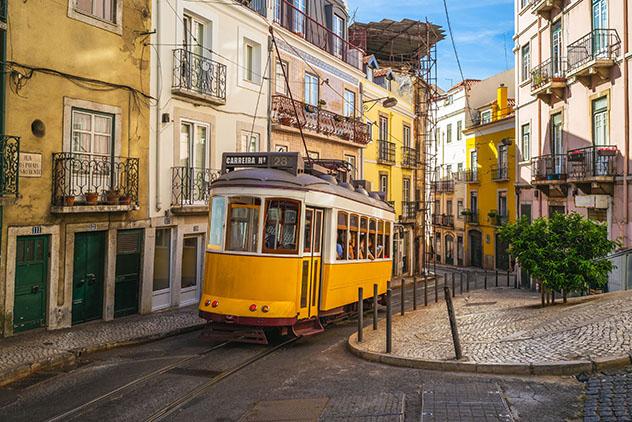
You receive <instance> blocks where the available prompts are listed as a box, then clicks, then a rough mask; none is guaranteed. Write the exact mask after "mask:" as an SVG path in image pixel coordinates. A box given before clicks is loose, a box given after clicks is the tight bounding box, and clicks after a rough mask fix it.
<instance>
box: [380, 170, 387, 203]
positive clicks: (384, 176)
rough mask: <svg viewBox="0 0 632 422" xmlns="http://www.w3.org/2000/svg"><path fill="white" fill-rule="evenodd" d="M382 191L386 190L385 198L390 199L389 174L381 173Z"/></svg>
mask: <svg viewBox="0 0 632 422" xmlns="http://www.w3.org/2000/svg"><path fill="white" fill-rule="evenodd" d="M380 192H384V199H388V175H387V174H380Z"/></svg>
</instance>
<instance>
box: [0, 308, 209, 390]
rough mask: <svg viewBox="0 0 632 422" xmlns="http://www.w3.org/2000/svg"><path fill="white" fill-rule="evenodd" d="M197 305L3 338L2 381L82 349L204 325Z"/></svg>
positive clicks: (105, 346)
mask: <svg viewBox="0 0 632 422" xmlns="http://www.w3.org/2000/svg"><path fill="white" fill-rule="evenodd" d="M204 323H205V321H204V320H202V319H200V318H199V317H198V315H197V310H196V307H195V306H189V307H185V308H181V309H177V310H169V311H164V312H156V313H153V314H150V315H134V316H130V317H125V318H121V319H116V320H114V321H110V322H105V321H98V322H91V323H87V324H84V325H80V326H75V327H72V328H69V329H63V330H55V331H43V330H42V331H36V332H28V333H24V334H19V335H16V336H13V337H10V338H6V339H0V349H1V350H2V352H1V353H0V385H2V384H3V383H5V382H6V381H7V380H8V379H10V378H14V377H15V373H16V371H21V372H22V374H23V375H28V372H29V368H36V367H37V366H40V365H42V364H45V363H47V362H48V363H51V362H55V361H59V362H62V361H64V360H66V361H67V360H68V359H71V358H73V357H74V356H75V355H77V354H78V353H79V352H82V351H95V350H100V349H107V348H110V347H113V346H116V345H121V344H126V343H128V342H134V341H141V340H149V339H152V338H159V337H162V336H165V335H168V334H171V333H177V332H180V331H182V330H185V329H188V328H193V327H196V326H201V325H203V324H204Z"/></svg>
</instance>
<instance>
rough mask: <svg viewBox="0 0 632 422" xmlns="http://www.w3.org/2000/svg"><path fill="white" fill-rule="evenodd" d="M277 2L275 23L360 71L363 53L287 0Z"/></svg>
mask: <svg viewBox="0 0 632 422" xmlns="http://www.w3.org/2000/svg"><path fill="white" fill-rule="evenodd" d="M279 2H280V7H278V6H277V7H276V10H275V16H274V22H275V23H277V24H279V25H281V26H282V27H283V28H285V29H287V30H288V31H290V32H292V33H293V34H295V35H296V36H298V37H301V38H303V39H304V40H306V41H307V42H309V43H311V44H313V45H315V46H316V47H318V48H320V49H321V50H324V51H326V52H328V53H329V54H331V55H332V56H335V57H337V58H339V59H340V60H342V61H344V62H345V63H347V64H349V65H351V66H353V67H355V68H356V69H359V70H362V64H363V63H362V60H363V58H364V51H362V50H361V49H359V48H358V47H355V46H354V45H352V44H350V43H349V42H347V40H345V39H344V38H342V37H340V36H338V35H336V34H334V33H333V32H332V31H331V30H329V29H328V28H327V27H325V26H323V25H322V24H321V23H319V22H318V21H316V20H315V19H313V18H311V17H309V16H308V15H307V14H305V12H303V11H301V10H299V9H297V8H296V7H294V5H293V4H292V3H290V2H288V1H287V0H279Z"/></svg>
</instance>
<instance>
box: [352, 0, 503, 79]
mask: <svg viewBox="0 0 632 422" xmlns="http://www.w3.org/2000/svg"><path fill="white" fill-rule="evenodd" d="M348 2H349V14H350V15H351V16H354V14H355V21H356V22H374V21H380V20H382V19H385V18H388V19H393V20H400V19H403V18H410V19H418V20H425V19H426V18H428V20H429V21H430V22H432V23H434V24H436V25H440V26H442V27H443V28H444V30H445V33H446V39H445V40H443V41H441V42H440V43H439V45H438V47H437V69H438V78H437V83H438V85H439V86H440V87H442V88H444V89H447V88H450V87H451V86H452V85H454V84H456V83H457V82H459V81H460V80H461V76H460V73H459V69H458V66H457V64H456V59H455V56H454V50H453V49H452V45H451V43H450V39H449V33H448V26H447V24H446V17H445V10H444V8H443V0H364V1H362V0H348ZM447 2H448V11H449V12H450V21H451V23H452V31H453V33H454V41H455V43H456V48H457V52H458V54H459V59H460V61H461V66H462V67H463V74H464V76H465V78H466V79H485V78H487V77H489V76H492V75H495V74H496V73H499V72H502V71H505V70H507V69H510V68H512V67H513V66H514V59H513V52H512V49H513V40H512V37H513V33H514V24H513V17H514V12H513V8H514V0H447Z"/></svg>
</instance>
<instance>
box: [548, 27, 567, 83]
mask: <svg viewBox="0 0 632 422" xmlns="http://www.w3.org/2000/svg"><path fill="white" fill-rule="evenodd" d="M551 66H552V67H551V71H552V75H551V76H552V77H560V76H562V72H563V70H564V69H563V67H562V21H561V20H558V21H557V22H555V23H554V24H553V26H551Z"/></svg>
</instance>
